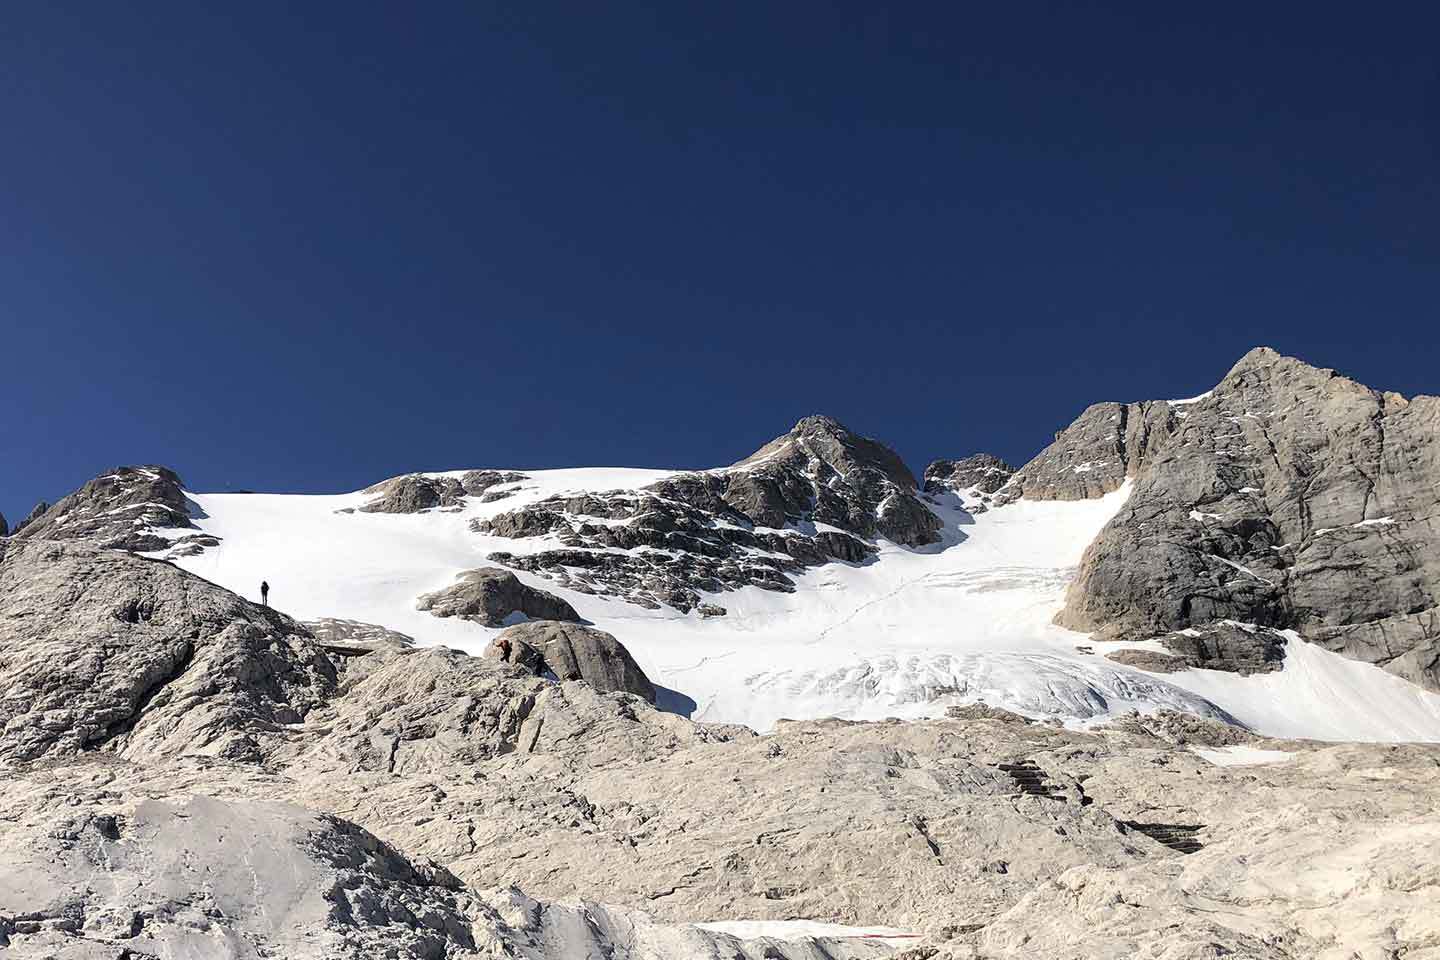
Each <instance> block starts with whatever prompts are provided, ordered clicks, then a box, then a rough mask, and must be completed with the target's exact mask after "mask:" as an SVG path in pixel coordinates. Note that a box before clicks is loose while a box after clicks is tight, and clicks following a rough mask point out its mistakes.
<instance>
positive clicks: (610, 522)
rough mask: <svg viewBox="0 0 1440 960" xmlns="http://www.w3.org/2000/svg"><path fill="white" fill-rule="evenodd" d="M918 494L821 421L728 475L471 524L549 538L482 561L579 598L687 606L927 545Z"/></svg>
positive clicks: (883, 451) (861, 445)
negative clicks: (882, 548)
mask: <svg viewBox="0 0 1440 960" xmlns="http://www.w3.org/2000/svg"><path fill="white" fill-rule="evenodd" d="M916 493H917V489H916V483H915V478H914V476H913V475H912V474H911V473H910V471H909V470H908V469H906V467H905V464H904V463H903V462H902V461H901V460H900V458H899V457H898V456H897V455H896V454H895V453H894V452H893V451H891V450H890V449H888V448H887V447H885V446H883V445H882V444H880V443H878V442H876V441H874V440H870V439H868V438H865V437H861V436H858V435H857V434H855V433H853V432H852V431H850V430H849V429H847V428H846V427H845V426H844V425H842V424H840V423H838V422H837V421H835V420H832V419H830V418H829V417H807V418H805V419H804V420H801V421H800V422H799V423H797V424H796V425H795V428H794V429H793V430H791V431H790V432H789V433H787V434H785V435H784V436H782V437H779V438H777V439H775V440H773V441H771V442H770V443H768V444H766V445H765V446H764V447H761V448H760V449H759V450H758V451H756V452H755V453H754V454H752V455H751V456H749V457H746V458H745V459H744V460H741V461H740V462H739V463H736V464H734V465H733V466H731V467H727V468H725V469H721V470H712V471H707V472H704V473H682V474H677V475H676V476H674V477H670V478H667V479H665V480H661V481H660V482H658V483H654V484H651V485H650V486H648V487H645V488H643V489H641V490H631V491H611V492H607V493H586V494H581V495H576V496H560V497H551V498H548V499H545V500H541V501H539V502H537V503H533V504H530V505H527V506H525V507H522V508H519V509H517V510H513V511H509V512H505V513H501V514H499V515H497V516H495V517H491V518H488V519H478V520H476V521H474V522H473V523H472V529H474V530H475V531H476V532H479V533H486V534H490V535H493V536H499V537H507V538H526V537H539V536H555V537H558V538H559V540H560V541H561V542H562V543H563V544H564V545H565V546H564V548H562V549H553V550H542V551H539V552H536V553H529V554H515V553H511V552H508V551H499V552H495V553H492V554H491V555H490V559H492V560H494V561H495V562H497V563H503V564H505V565H507V566H513V567H516V568H518V569H522V570H527V571H531V572H534V573H538V574H541V575H543V576H547V577H551V578H553V579H555V580H556V581H557V582H559V583H561V584H563V585H565V586H567V587H569V588H571V589H574V590H579V591H581V592H585V593H594V594H598V595H601V596H615V597H618V598H621V599H623V600H626V601H628V602H631V603H635V604H638V605H640V606H645V607H651V608H655V607H658V606H660V605H668V606H672V607H675V608H676V609H679V610H682V611H686V612H688V611H691V610H694V609H696V608H697V607H698V606H699V605H700V604H701V602H702V594H704V593H717V592H721V591H725V590H733V589H736V588H738V587H744V586H758V587H760V588H762V589H766V590H780V591H788V590H791V589H793V588H794V581H793V580H791V578H790V577H791V575H792V574H794V573H797V572H799V571H801V570H803V569H805V568H806V567H812V566H818V565H820V564H824V563H829V562H835V561H838V562H845V563H861V562H864V561H865V560H866V559H867V558H868V557H869V556H870V555H871V554H873V553H874V552H875V546H874V545H873V543H872V542H871V541H873V540H874V539H876V538H884V539H887V540H890V541H892V542H894V543H898V544H902V545H905V546H911V547H919V546H924V545H926V544H930V543H935V542H937V541H938V540H939V538H940V537H939V531H940V526H941V521H940V519H939V518H938V517H937V516H936V515H935V514H934V513H933V512H931V510H930V509H929V508H928V507H927V506H926V505H925V504H924V503H923V502H922V501H921V500H920V499H919V497H917V496H916ZM817 525H820V527H817ZM823 527H829V528H834V529H823ZM619 550H623V551H628V552H626V553H618V552H616V551H619Z"/></svg>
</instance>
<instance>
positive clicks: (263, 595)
mask: <svg viewBox="0 0 1440 960" xmlns="http://www.w3.org/2000/svg"><path fill="white" fill-rule="evenodd" d="M260 602H261V603H262V604H263V605H265V606H267V607H268V606H270V584H268V583H266V582H265V581H264V580H261V581H260Z"/></svg>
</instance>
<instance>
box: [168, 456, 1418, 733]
mask: <svg viewBox="0 0 1440 960" xmlns="http://www.w3.org/2000/svg"><path fill="white" fill-rule="evenodd" d="M525 473H526V476H527V479H526V480H524V481H521V482H519V483H517V484H511V485H507V486H506V487H504V488H502V489H515V490H516V492H515V493H514V495H513V496H511V497H508V498H506V499H502V500H498V501H495V502H491V503H479V502H478V501H477V498H469V499H468V500H467V501H466V505H465V507H464V508H463V509H461V510H459V511H456V512H444V511H431V512H428V513H423V514H368V513H359V512H351V513H340V512H337V511H340V510H343V509H353V508H356V507H359V506H360V505H362V504H363V503H365V502H366V500H367V499H369V497H368V496H367V495H366V494H364V493H363V492H357V493H350V494H343V495H338V496H300V495H277V494H205V493H191V494H190V497H191V499H192V500H193V501H194V504H195V505H196V508H197V512H198V513H199V514H200V515H199V516H197V518H196V520H195V522H196V524H197V526H199V527H200V528H201V529H202V530H204V531H205V532H207V533H212V534H215V535H216V536H218V537H221V538H222V541H221V545H220V547H218V548H211V549H209V550H207V551H206V552H204V553H203V554H199V555H196V556H192V557H186V558H182V559H180V560H177V561H176V562H177V563H178V564H179V565H180V566H183V567H185V568H186V569H188V570H190V571H192V572H194V573H197V574H199V575H200V576H203V577H205V578H207V579H209V580H212V581H214V582H216V583H219V584H221V585H223V586H226V587H228V588H230V589H232V590H235V591H237V592H239V593H242V594H244V595H246V596H249V597H252V598H258V591H259V585H260V582H261V580H266V581H268V582H269V583H270V585H271V588H272V589H271V594H270V602H271V603H272V604H273V605H275V606H276V607H278V608H280V609H282V610H284V611H286V612H287V613H290V614H292V615H294V616H296V617H298V618H301V619H317V618H321V617H340V618H348V619H353V620H361V621H366V622H369V623H376V624H379V625H381V626H385V627H388V628H390V629H392V630H398V631H400V632H402V633H406V634H409V635H410V636H412V637H414V638H415V639H416V641H417V642H419V643H421V644H444V645H447V646H452V647H457V648H459V649H463V650H466V651H468V652H470V653H475V654H478V653H479V652H480V651H481V650H482V649H483V648H484V646H485V645H486V644H487V643H488V642H489V640H490V638H491V637H492V636H493V635H494V633H495V632H496V631H494V630H490V629H487V628H485V627H481V626H479V625H477V624H473V623H469V622H466V621H459V620H442V619H438V618H435V617H432V616H430V615H429V614H427V613H422V612H420V611H417V610H416V609H415V598H416V597H417V596H419V595H420V594H422V593H426V592H430V591H433V590H436V589H439V588H441V587H444V586H446V585H448V584H449V583H450V582H451V581H452V580H453V578H454V577H455V575H456V574H458V573H460V572H461V571H463V570H468V569H472V568H474V567H478V566H483V565H486V564H487V562H488V561H487V560H486V555H487V554H489V553H491V552H494V551H502V550H503V551H509V552H512V553H524V552H527V551H534V550H539V549H544V548H546V547H553V546H556V545H557V543H556V542H555V541H553V540H550V539H549V538H545V539H538V540H506V539H503V538H498V537H491V536H483V535H480V534H476V533H473V532H471V530H470V529H469V523H470V521H471V520H472V519H474V518H476V517H482V516H493V515H495V514H497V513H501V512H504V511H506V510H510V509H513V508H514V507H516V506H519V505H522V504H524V503H527V502H531V501H534V500H538V499H542V498H544V497H547V496H551V495H553V494H557V493H565V492H577V491H582V490H592V491H594V490H614V489H633V488H637V487H641V486H644V485H646V484H649V483H653V482H654V481H656V480H659V479H661V478H663V477H666V476H670V475H672V473H673V472H672V471H659V470H634V469H618V468H617V469H599V468H596V469H574V470H537V471H525ZM449 475H451V476H457V477H458V476H459V475H460V472H456V473H452V474H449ZM1126 496H1128V489H1127V488H1122V489H1121V490H1119V491H1116V492H1115V493H1113V494H1110V495H1109V496H1106V497H1103V498H1101V499H1097V500H1087V501H1071V502H1032V501H1026V500H1021V501H1018V502H1016V503H1013V504H1010V505H1008V506H1006V507H1002V508H998V509H992V510H990V511H988V512H986V513H982V514H980V515H978V516H973V517H972V516H971V515H969V514H967V513H965V512H964V511H963V510H962V509H960V507H959V504H958V501H955V500H953V499H951V500H949V501H947V502H946V503H944V504H942V505H940V506H938V507H937V508H936V509H937V512H938V513H939V514H940V515H941V517H942V519H943V520H944V521H945V540H944V542H943V543H941V544H936V545H934V546H931V547H927V548H922V549H918V550H913V549H908V548H904V547H898V546H894V545H891V544H881V547H880V553H879V555H878V556H877V557H876V558H875V559H873V560H872V561H870V562H868V563H865V564H861V565H848V564H829V565H826V566H823V567H818V568H814V569H812V570H810V571H808V572H806V573H804V574H802V575H800V576H798V577H796V578H795V579H796V590H795V592H793V593H788V594H787V593H771V592H767V591H763V590H760V589H758V588H747V589H744V590H739V591H732V592H728V593H720V594H715V595H713V596H711V597H707V598H706V599H707V600H710V601H712V602H714V603H716V604H719V605H720V606H723V607H725V608H726V609H727V611H728V615H727V616H724V617H715V618H711V619H703V618H701V617H699V616H698V615H697V614H693V613H692V614H689V615H682V614H679V613H677V612H676V611H674V610H671V609H669V608H666V609H662V610H645V609H643V608H640V607H637V606H634V605H631V604H626V603H624V602H623V601H620V600H614V599H605V598H602V597H597V596H592V595H588V594H582V593H578V592H575V591H571V590H566V589H563V588H560V587H557V586H556V585H555V584H553V583H551V582H550V581H547V580H545V579H544V578H541V577H538V576H534V575H531V574H526V573H523V572H521V573H519V574H518V576H520V577H521V579H523V580H525V581H527V582H529V583H531V584H533V585H535V586H537V587H540V588H542V589H545V590H549V591H551V592H553V593H556V594H559V595H560V596H563V597H564V598H565V599H566V600H567V601H569V602H570V603H571V604H572V605H573V606H574V607H575V609H576V610H577V611H579V612H580V614H581V615H582V616H584V617H585V618H587V619H589V620H591V621H593V622H594V623H595V624H596V625H598V626H599V627H601V628H603V629H605V630H608V631H610V632H612V633H614V634H615V635H616V636H617V637H618V638H620V640H621V641H622V642H623V643H625V645H626V646H627V647H629V649H630V650H631V652H632V653H633V654H634V655H635V657H636V659H637V660H638V661H639V662H640V664H641V665H642V666H643V667H644V669H645V671H646V672H647V673H648V674H649V676H650V677H651V679H652V680H654V681H655V682H656V683H657V684H658V685H659V686H661V687H663V688H667V689H666V691H665V692H663V693H662V697H663V698H664V699H663V703H664V705H667V706H669V707H670V708H672V709H680V710H682V711H683V712H686V713H689V714H691V715H693V716H694V718H695V719H698V720H712V721H727V722H739V723H746V724H749V725H750V726H753V727H755V728H757V729H760V730H764V729H768V728H770V727H772V726H773V725H774V723H775V721H777V720H779V719H782V718H787V717H788V718H796V719H804V718H813V717H821V716H841V717H847V718H852V719H882V718H885V717H890V716H896V717H902V718H913V717H922V716H937V715H940V714H943V712H944V709H945V707H946V706H948V705H950V704H955V703H967V702H973V701H976V700H985V701H986V702H987V703H989V704H991V705H994V706H1001V707H1006V708H1008V709H1011V710H1015V711H1017V712H1021V713H1025V714H1027V715H1030V716H1035V717H1057V718H1060V719H1063V720H1065V721H1066V722H1069V723H1074V724H1081V723H1087V722H1093V721H1096V720H1098V719H1102V718H1104V717H1107V716H1110V715H1112V714H1114V713H1117V712H1121V711H1125V710H1129V709H1132V708H1138V709H1141V710H1153V709H1157V708H1162V707H1163V708H1172V709H1181V710H1187V711H1190V712H1194V713H1199V714H1208V715H1216V716H1229V717H1232V718H1235V719H1239V720H1240V721H1242V722H1244V723H1246V724H1247V725H1250V726H1251V727H1253V728H1255V729H1257V730H1259V731H1260V732H1264V733H1270V734H1275V735H1279V736H1287V737H1317V738H1325V739H1359V740H1440V696H1436V695H1434V694H1429V693H1426V692H1424V691H1422V690H1420V689H1419V688H1417V687H1415V686H1413V685H1411V684H1408V683H1406V682H1405V681H1403V680H1400V679H1399V678H1397V677H1394V676H1392V675H1390V674H1387V673H1385V672H1384V671H1382V670H1380V669H1379V668H1376V667H1373V666H1369V665H1366V664H1361V663H1356V662H1353V661H1349V660H1344V659H1343V658H1341V657H1339V656H1337V655H1335V654H1331V653H1328V652H1326V651H1324V650H1321V649H1320V648H1318V647H1314V646H1311V645H1309V644H1306V643H1304V642H1302V641H1299V640H1298V639H1292V641H1291V642H1290V644H1289V646H1288V650H1287V659H1286V665H1285V668H1284V669H1283V670H1281V671H1279V672H1276V673H1273V674H1265V675H1262V676H1256V677H1238V676H1235V675H1232V674H1226V673H1219V672H1216V671H1206V670H1190V671H1183V672H1180V673H1176V674H1170V675H1167V676H1165V677H1163V678H1162V677H1159V676H1156V675H1152V674H1147V673H1144V672H1141V671H1138V670H1133V669H1130V668H1126V667H1122V666H1119V665H1118V664H1114V663H1112V662H1110V661H1108V660H1106V659H1105V658H1104V656H1103V653H1104V652H1105V651H1106V650H1108V649H1114V647H1112V646H1109V645H1104V644H1096V645H1094V652H1092V653H1087V652H1084V650H1082V649H1078V648H1088V647H1089V646H1090V644H1089V640H1088V637H1087V636H1086V635H1084V634H1077V633H1074V632H1071V631H1069V630H1065V629H1063V628H1060V627H1057V626H1055V625H1054V624H1053V623H1051V620H1052V618H1053V617H1054V615H1055V613H1056V612H1057V611H1058V610H1059V608H1060V606H1061V604H1062V603H1063V600H1064V591H1065V587H1066V585H1067V584H1068V583H1069V581H1070V579H1071V578H1072V577H1073V575H1074V572H1075V568H1076V566H1077V564H1078V563H1079V561H1080V557H1081V555H1082V553H1083V552H1084V550H1085V547H1086V546H1087V545H1088V544H1089V543H1090V542H1091V540H1093V539H1094V537H1095V535H1096V534H1097V533H1098V532H1099V531H1100V529H1101V527H1103V526H1104V524H1105V523H1106V522H1107V521H1108V520H1109V519H1110V518H1111V517H1112V516H1113V515H1114V514H1115V512H1116V511H1117V510H1118V509H1119V507H1120V505H1121V504H1122V503H1123V502H1124V500H1125V498H1126ZM178 532H179V531H177V533H178ZM188 532H193V531H188Z"/></svg>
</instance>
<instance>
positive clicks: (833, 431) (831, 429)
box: [790, 413, 855, 437]
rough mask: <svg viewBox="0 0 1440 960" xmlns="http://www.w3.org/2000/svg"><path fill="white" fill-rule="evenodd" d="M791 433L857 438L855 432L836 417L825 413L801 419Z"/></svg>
mask: <svg viewBox="0 0 1440 960" xmlns="http://www.w3.org/2000/svg"><path fill="white" fill-rule="evenodd" d="M790 432H791V433H800V434H812V433H824V434H829V435H831V436H837V437H838V436H855V431H853V430H851V429H850V428H849V427H847V426H845V424H843V423H841V422H840V421H839V420H836V419H835V418H834V417H830V416H826V415H825V414H823V413H814V414H811V415H810V416H808V417H801V418H800V419H799V420H797V421H796V422H795V426H794V427H793V428H791V430H790Z"/></svg>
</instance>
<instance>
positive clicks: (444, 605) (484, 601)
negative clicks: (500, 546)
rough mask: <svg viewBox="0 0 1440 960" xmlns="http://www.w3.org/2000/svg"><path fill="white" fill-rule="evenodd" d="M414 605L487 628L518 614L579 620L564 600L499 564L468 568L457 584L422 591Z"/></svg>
mask: <svg viewBox="0 0 1440 960" xmlns="http://www.w3.org/2000/svg"><path fill="white" fill-rule="evenodd" d="M415 607H416V609H419V610H427V611H429V612H430V613H431V614H433V615H435V616H437V617H460V618H462V619H465V620H474V621H475V622H476V623H480V624H483V625H485V626H487V627H499V626H502V625H504V623H505V619H506V618H507V617H510V616H512V615H514V614H517V613H520V614H524V615H525V616H527V617H529V618H530V619H532V620H570V621H575V620H579V619H580V615H579V614H578V613H576V612H575V608H574V607H572V606H570V604H568V603H566V602H565V601H564V600H561V599H560V598H559V597H557V596H555V595H554V594H553V593H547V592H545V591H544V590H537V589H535V588H534V587H532V586H529V585H527V584H524V583H521V582H520V579H519V578H518V577H516V576H515V574H513V573H511V572H510V571H509V570H501V569H500V568H499V567H481V568H480V569H478V570H467V571H465V572H464V573H462V574H460V576H459V577H458V578H457V581H456V583H455V584H454V585H452V586H449V587H446V588H445V589H444V590H437V591H435V592H434V593H427V594H423V595H422V596H421V597H420V598H419V599H418V600H416V601H415Z"/></svg>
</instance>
